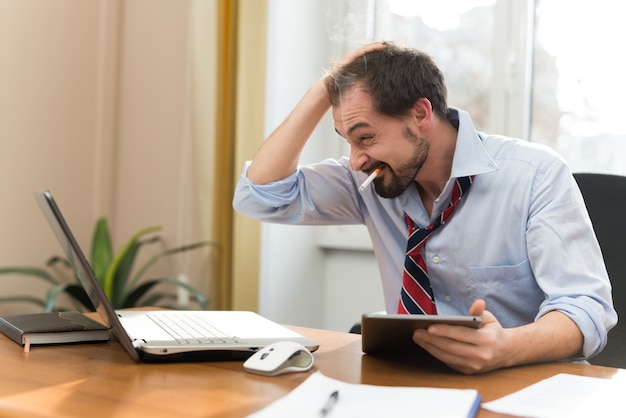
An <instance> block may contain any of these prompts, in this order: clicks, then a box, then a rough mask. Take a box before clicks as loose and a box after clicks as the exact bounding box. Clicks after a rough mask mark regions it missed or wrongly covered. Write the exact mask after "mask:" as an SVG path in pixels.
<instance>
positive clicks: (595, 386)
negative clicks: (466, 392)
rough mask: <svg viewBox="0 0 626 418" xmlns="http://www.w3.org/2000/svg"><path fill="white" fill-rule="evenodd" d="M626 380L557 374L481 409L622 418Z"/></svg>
mask: <svg viewBox="0 0 626 418" xmlns="http://www.w3.org/2000/svg"><path fill="white" fill-rule="evenodd" d="M625 393H626V379H624V378H621V379H620V378H619V377H616V378H614V379H601V378H597V377H586V376H575V375H571V374H557V375H556V376H553V377H550V378H548V379H545V380H542V381H540V382H537V383H535V384H534V385H530V386H528V387H526V388H524V389H522V390H519V391H517V392H514V393H511V394H510V395H507V396H504V397H502V398H500V399H496V400H495V401H491V402H486V403H484V404H483V405H482V406H483V408H485V409H488V410H490V411H494V412H499V413H502V414H509V415H514V416H519V417H532V418H588V417H598V418H600V417H602V418H618V417H619V418H622V417H624V416H626V413H625V412H624V406H623V401H622V397H623V396H624V394H625Z"/></svg>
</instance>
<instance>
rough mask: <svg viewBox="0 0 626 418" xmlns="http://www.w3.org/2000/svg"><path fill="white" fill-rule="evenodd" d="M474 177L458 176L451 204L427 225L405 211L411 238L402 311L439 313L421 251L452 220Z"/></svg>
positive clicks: (403, 286) (400, 304) (408, 248)
mask: <svg viewBox="0 0 626 418" xmlns="http://www.w3.org/2000/svg"><path fill="white" fill-rule="evenodd" d="M473 180H474V176H471V177H462V178H459V179H456V181H455V184H454V190H453V191H452V197H451V198H450V205H449V206H448V207H447V208H446V209H445V210H444V211H443V212H442V213H441V215H439V216H438V217H437V219H436V220H435V221H434V222H433V223H432V224H430V225H428V226H427V227H426V228H423V229H420V228H419V227H418V226H417V225H415V223H414V222H413V220H412V219H411V218H409V216H408V215H407V214H406V213H405V214H404V217H405V219H406V223H407V225H408V227H409V240H408V244H407V250H406V258H405V260H404V274H403V277H402V290H401V292H400V301H399V302H398V313H399V314H422V315H436V314H437V307H436V306H435V298H434V296H433V289H432V287H431V286H430V280H429V279H428V271H427V270H426V263H424V259H423V257H422V254H421V250H422V247H423V246H424V244H425V243H426V240H427V239H428V238H429V237H430V234H432V233H433V232H434V231H435V230H436V229H437V228H439V227H440V226H441V225H443V224H445V223H446V222H447V221H448V220H449V219H450V217H451V216H452V213H453V212H454V208H455V207H456V205H457V204H458V203H459V201H460V200H461V197H462V196H463V194H464V193H467V190H468V189H469V188H470V186H471V185H472V181H473Z"/></svg>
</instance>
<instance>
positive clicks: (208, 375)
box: [0, 327, 626, 418]
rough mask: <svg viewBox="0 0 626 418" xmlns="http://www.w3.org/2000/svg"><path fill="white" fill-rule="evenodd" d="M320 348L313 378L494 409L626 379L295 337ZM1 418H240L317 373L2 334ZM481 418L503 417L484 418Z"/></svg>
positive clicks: (355, 340) (338, 337) (338, 338)
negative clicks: (475, 370) (151, 356)
mask: <svg viewBox="0 0 626 418" xmlns="http://www.w3.org/2000/svg"><path fill="white" fill-rule="evenodd" d="M292 328H293V329H295V330H296V331H298V332H300V333H301V334H304V335H306V336H308V337H310V338H313V339H315V340H317V341H318V342H319V343H320V344H321V347H320V349H319V350H318V351H317V352H316V353H315V365H314V368H313V370H319V371H321V372H322V373H324V374H325V375H326V376H328V377H332V378H335V379H339V380H343V381H345V382H350V383H368V384H376V385H390V386H394V385H401V386H429V387H447V388H473V389H477V390H478V392H480V393H481V394H482V396H483V400H484V401H490V400H493V399H496V398H499V397H501V396H503V395H506V394H508V393H511V392H513V391H516V390H518V389H521V388H523V387H525V386H527V385H529V384H532V383H535V382H537V381H539V380H541V379H544V378H547V377H550V376H552V375H554V374H557V373H571V374H577V375H584V376H596V377H603V378H613V377H615V376H616V375H618V374H620V375H623V373H625V372H626V370H622V369H613V368H607V367H599V366H588V365H580V364H569V363H566V364H561V363H553V364H544V365H537V366H527V367H519V368H512V369H506V370H498V371H495V372H491V373H487V374H484V375H479V376H464V375H461V374H458V373H454V372H450V371H446V370H441V369H440V370H437V369H436V368H434V369H432V370H430V369H424V367H420V366H418V365H411V364H409V365H407V364H406V363H401V362H397V361H393V360H386V359H382V358H375V357H371V356H365V355H363V354H362V352H361V346H360V343H361V341H360V336H358V335H354V334H347V333H340V332H332V331H322V330H315V329H309V328H298V327H292ZM0 356H1V357H2V360H0V361H1V365H0V416H2V417H28V416H37V417H79V416H80V417H84V416H106V417H144V416H149V417H168V418H169V417H172V416H177V417H218V418H225V417H243V416H246V415H247V414H250V413H252V412H254V411H257V410H259V409H261V408H262V407H264V406H266V405H268V404H269V403H270V402H272V401H273V400H275V399H278V398H280V397H281V396H283V395H286V394H287V393H289V391H290V390H292V389H293V388H295V387H296V386H297V385H298V384H299V383H301V382H302V381H304V379H306V378H307V377H308V376H309V375H310V373H311V372H306V373H293V374H288V375H283V376H278V377H262V376H256V375H252V374H248V373H246V372H244V371H243V366H242V362H216V363H179V364H145V363H144V364H136V363H134V362H132V361H131V360H130V358H129V356H128V355H127V353H126V352H125V351H123V349H122V348H121V346H120V345H119V344H117V343H115V342H109V343H97V344H80V345H69V346H68V345H65V346H45V347H44V346H34V347H31V350H30V352H29V353H24V352H23V350H22V347H20V346H19V345H17V344H16V343H15V342H13V341H12V340H10V339H8V338H7V337H5V336H4V335H2V334H0ZM478 416H479V417H481V418H486V417H498V416H501V415H499V414H494V413H492V412H489V411H486V410H483V409H481V410H480V411H479V414H478Z"/></svg>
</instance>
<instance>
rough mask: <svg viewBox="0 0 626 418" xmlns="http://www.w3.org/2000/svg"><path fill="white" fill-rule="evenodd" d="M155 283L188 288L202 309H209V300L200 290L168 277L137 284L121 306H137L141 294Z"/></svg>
mask: <svg viewBox="0 0 626 418" xmlns="http://www.w3.org/2000/svg"><path fill="white" fill-rule="evenodd" d="M157 284H171V285H174V286H178V287H182V288H184V289H186V290H188V291H189V292H190V293H191V294H192V295H193V297H194V299H195V300H196V301H197V302H198V304H199V305H200V306H201V307H202V309H209V301H208V299H207V298H206V297H205V296H204V295H203V294H202V292H200V291H199V290H198V289H196V288H195V287H193V286H191V285H190V284H188V283H184V282H181V281H180V280H177V279H172V278H169V277H161V278H158V279H151V280H149V281H146V282H144V283H142V284H141V285H139V286H137V287H136V288H135V289H133V291H132V292H130V293H129V295H128V296H127V298H126V299H125V300H124V303H123V305H122V307H124V308H130V307H133V306H138V302H139V299H141V297H142V296H144V295H145V294H146V293H147V292H148V291H149V290H150V289H152V288H153V287H154V286H156V285H157Z"/></svg>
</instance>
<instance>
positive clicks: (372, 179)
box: [359, 167, 380, 192]
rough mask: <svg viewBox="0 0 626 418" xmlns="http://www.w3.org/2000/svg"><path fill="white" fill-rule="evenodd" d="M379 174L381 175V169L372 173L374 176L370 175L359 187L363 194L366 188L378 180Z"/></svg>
mask: <svg viewBox="0 0 626 418" xmlns="http://www.w3.org/2000/svg"><path fill="white" fill-rule="evenodd" d="M378 173H380V167H378V168H377V169H375V170H374V171H372V174H370V175H369V177H368V178H366V179H365V181H364V182H363V184H361V185H360V186H359V191H360V192H362V191H363V190H365V188H366V187H367V186H369V185H370V183H371V182H373V181H374V179H375V178H376V176H377V175H378Z"/></svg>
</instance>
